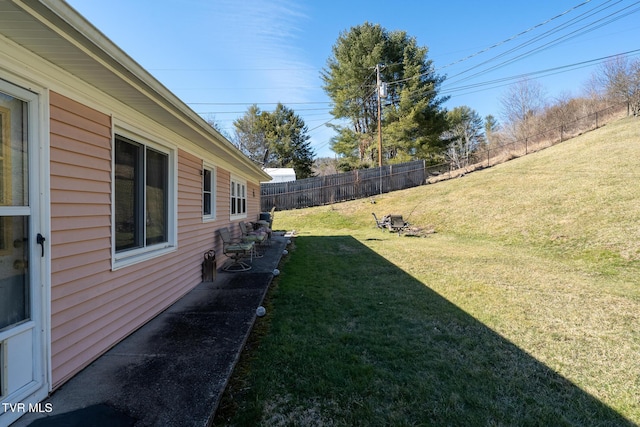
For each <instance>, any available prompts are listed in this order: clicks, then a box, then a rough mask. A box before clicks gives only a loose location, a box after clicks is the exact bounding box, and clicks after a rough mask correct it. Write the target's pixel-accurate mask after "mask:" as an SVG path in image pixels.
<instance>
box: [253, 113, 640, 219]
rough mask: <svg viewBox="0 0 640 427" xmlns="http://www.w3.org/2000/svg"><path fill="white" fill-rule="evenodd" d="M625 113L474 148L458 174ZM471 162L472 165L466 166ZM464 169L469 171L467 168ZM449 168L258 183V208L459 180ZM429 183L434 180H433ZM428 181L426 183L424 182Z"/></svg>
mask: <svg viewBox="0 0 640 427" xmlns="http://www.w3.org/2000/svg"><path fill="white" fill-rule="evenodd" d="M629 115H631V107H630V104H629V103H628V102H624V103H621V104H617V105H613V106H611V107H609V108H606V109H603V110H600V111H597V112H595V113H591V114H588V115H586V116H584V117H580V118H577V119H575V120H573V121H570V122H567V123H564V124H562V125H561V126H557V127H550V128H548V129H546V130H545V131H543V132H539V133H537V134H535V135H531V136H529V137H527V138H526V139H524V140H519V141H512V142H508V143H505V144H500V145H498V146H486V147H484V148H483V149H480V150H477V151H476V152H475V153H474V155H473V156H472V158H471V159H470V163H466V164H465V165H463V168H462V169H459V172H461V173H464V172H470V171H472V170H475V169H478V168H482V167H485V164H486V167H489V166H492V165H494V164H498V163H502V162H504V161H506V160H508V159H509V158H513V157H519V156H521V155H526V154H529V153H532V152H534V151H537V150H540V149H542V148H546V147H549V146H551V145H554V144H557V143H560V142H563V141H565V140H567V139H569V138H572V137H574V136H577V135H579V134H581V133H583V132H586V131H589V130H592V129H597V128H598V127H600V126H602V125H604V124H606V123H608V122H610V121H612V120H615V119H618V118H621V117H624V116H629ZM471 163H475V164H476V165H475V166H473V167H470V166H472V165H471ZM468 167H470V168H469V169H467V168H468ZM453 169H454V164H453V162H447V163H442V164H439V165H433V166H432V165H429V166H427V164H426V162H425V161H424V160H416V161H413V162H408V163H400V164H397V165H387V166H383V167H381V168H372V169H360V170H354V171H351V172H346V173H339V174H335V175H327V176H318V177H314V178H307V179H301V180H298V181H291V182H277V183H265V184H260V208H261V209H262V211H263V212H266V211H269V210H271V208H272V207H274V206H275V207H276V208H277V209H278V210H289V209H298V208H307V207H311V206H320V205H326V204H331V203H335V202H344V201H347V200H354V199H359V198H363V197H370V196H375V195H376V194H382V193H388V192H389V191H396V190H403V189H405V188H409V187H417V186H418V185H422V184H425V183H427V179H429V178H430V177H433V176H436V175H441V174H443V173H447V172H448V175H447V177H448V178H451V177H452V176H461V173H458V174H454V173H452V171H453ZM433 179H435V180H438V179H439V177H436V178H433ZM432 181H433V180H431V179H430V180H429V182H432Z"/></svg>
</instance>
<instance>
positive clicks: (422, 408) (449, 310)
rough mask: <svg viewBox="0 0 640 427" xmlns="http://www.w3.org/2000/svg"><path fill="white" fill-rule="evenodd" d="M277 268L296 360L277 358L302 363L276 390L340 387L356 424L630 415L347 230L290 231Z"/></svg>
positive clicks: (595, 421)
mask: <svg viewBox="0 0 640 427" xmlns="http://www.w3.org/2000/svg"><path fill="white" fill-rule="evenodd" d="M390 238H396V237H395V236H392V237H390ZM319 253H322V254H328V255H327V256H323V257H318V256H317V254H319ZM283 269H284V273H285V275H284V277H283V278H282V282H281V283H280V285H279V287H278V291H277V295H276V296H275V298H274V301H273V303H274V306H275V307H276V310H277V315H276V316H277V317H278V319H274V324H273V327H274V330H273V332H274V333H277V331H278V330H283V329H284V330H286V331H287V335H286V340H284V339H283V341H282V343H281V344H278V343H277V341H276V344H275V345H276V347H275V348H276V349H277V347H278V345H280V346H284V345H290V346H292V347H293V348H294V350H293V351H294V352H295V354H296V356H295V359H300V360H295V361H289V360H287V359H286V357H287V356H286V355H283V356H281V357H282V358H283V361H282V366H281V367H278V368H277V369H283V370H286V369H293V370H296V369H300V370H303V371H304V373H302V374H300V377H299V378H297V379H296V380H295V381H297V383H295V384H291V385H286V384H283V387H284V389H283V391H282V393H288V392H291V391H290V390H289V391H287V390H286V389H287V388H288V387H293V388H294V389H297V391H296V392H297V393H301V392H300V390H301V388H302V389H305V387H306V389H307V390H309V389H311V390H312V391H310V392H309V395H308V396H304V395H303V396H301V398H302V399H310V400H311V401H313V400H314V399H317V396H318V394H320V395H321V394H322V393H325V394H326V395H329V396H332V395H340V393H341V392H343V390H345V389H347V390H349V391H347V393H350V394H351V395H352V396H342V398H347V399H352V401H353V400H358V402H355V403H352V404H345V405H344V412H345V413H347V412H348V413H350V414H351V416H352V417H353V420H360V421H356V423H358V424H360V423H364V424H366V423H367V422H374V424H378V423H380V424H383V425H389V424H392V425H393V424H403V425H413V424H420V425H425V424H426V425H434V424H435V425H581V426H582V425H616V426H617V425H622V426H624V425H634V424H633V423H632V422H630V421H629V420H627V419H626V418H624V417H623V416H621V415H620V414H618V413H617V412H615V411H614V410H613V409H611V408H610V407H608V406H607V405H605V404H603V403H602V402H600V401H599V400H597V399H596V398H594V397H593V396H591V395H589V394H588V393H586V392H585V391H583V390H581V389H580V388H579V387H578V386H576V385H575V384H573V383H571V382H570V381H569V380H567V379H566V378H564V377H563V376H561V375H560V374H558V373H557V372H554V371H553V370H552V369H550V368H549V367H547V366H545V365H544V364H543V363H541V362H539V361H537V360H536V359H534V358H533V357H531V356H530V355H529V354H528V353H526V352H525V351H523V350H522V349H520V348H518V347H517V346H516V345H515V344H514V343H512V342H510V341H509V340H507V339H505V338H504V337H502V336H500V335H498V334H497V333H495V332H494V331H492V330H491V329H490V328H488V327H487V326H485V325H484V324H482V323H480V322H479V321H477V320H476V319H475V318H473V317H472V316H470V315H469V314H467V313H466V312H464V311H463V310H461V309H460V308H459V307H457V306H456V305H454V304H453V303H451V302H449V301H447V300H446V299H444V298H443V297H441V296H440V295H439V294H437V293H436V292H434V291H432V290H430V289H429V288H428V286H425V285H424V284H423V283H420V282H419V281H417V280H416V279H415V278H413V277H412V276H410V275H409V274H407V273H405V272H404V271H403V270H401V269H399V268H398V267H397V266H395V265H394V264H392V263H390V262H389V261H387V260H386V259H385V258H383V257H381V256H379V255H378V254H376V253H375V252H373V251H372V250H370V249H369V248H368V247H366V246H365V245H363V244H361V243H360V242H359V241H358V240H356V239H354V238H352V237H349V236H328V237H315V236H313V237H305V236H302V237H298V238H297V239H296V249H295V252H294V254H293V255H292V258H291V260H290V261H289V262H288V263H287V264H286V265H285V266H284V267H283ZM296 277H305V279H306V280H305V282H304V284H299V283H298V282H300V281H299V280H296V279H295V278H296ZM289 278H290V279H289ZM316 282H317V284H316ZM306 316H309V317H308V318H307V317H306ZM285 342H286V344H285ZM268 351H272V349H269V350H268ZM307 352H308V353H311V354H312V356H301V354H307ZM276 357H278V356H276ZM305 357H310V359H306V360H305ZM289 364H299V365H298V367H297V368H296V367H291V366H290V365H289ZM274 369H275V368H274ZM285 377H286V376H285ZM271 381H274V380H273V379H272V380H271ZM279 381H282V379H280V380H279ZM300 381H308V384H307V385H306V386H304V385H301V384H300ZM321 387H322V391H321V392H319V391H318V390H319V389H320V388H321ZM291 393H293V392H291ZM314 393H317V394H315V395H314ZM302 394H304V393H302ZM367 408H368V409H367ZM359 411H362V412H361V413H359ZM366 411H368V413H367V412H366ZM371 414H374V416H372V415H371ZM367 417H369V419H368V421H367ZM334 421H339V422H338V424H339V423H340V420H334ZM341 422H344V423H345V424H348V423H349V419H345V418H342V419H341Z"/></svg>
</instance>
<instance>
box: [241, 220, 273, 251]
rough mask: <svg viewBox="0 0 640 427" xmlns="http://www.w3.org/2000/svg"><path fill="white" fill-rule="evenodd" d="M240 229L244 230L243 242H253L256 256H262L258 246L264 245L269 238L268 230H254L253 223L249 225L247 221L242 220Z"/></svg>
mask: <svg viewBox="0 0 640 427" xmlns="http://www.w3.org/2000/svg"><path fill="white" fill-rule="evenodd" d="M238 225H239V226H240V231H241V232H242V237H241V240H242V241H243V242H252V243H253V256H254V257H256V258H260V257H262V254H261V253H259V252H258V246H262V245H263V244H264V243H265V241H266V240H267V232H266V231H261V230H254V229H253V225H252V226H251V227H247V223H245V222H244V221H240V222H239V223H238Z"/></svg>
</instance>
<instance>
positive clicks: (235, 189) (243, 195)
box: [231, 178, 247, 218]
mask: <svg viewBox="0 0 640 427" xmlns="http://www.w3.org/2000/svg"><path fill="white" fill-rule="evenodd" d="M231 216H232V217H237V218H241V217H246V216H247V183H246V182H244V181H240V180H238V179H234V178H231Z"/></svg>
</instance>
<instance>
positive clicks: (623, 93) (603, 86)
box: [593, 55, 640, 116]
mask: <svg viewBox="0 0 640 427" xmlns="http://www.w3.org/2000/svg"><path fill="white" fill-rule="evenodd" d="M593 80H594V81H595V83H596V84H597V87H598V88H599V90H600V91H601V92H602V93H604V94H605V95H606V97H607V98H608V99H610V100H611V101H614V102H628V103H629V107H630V109H631V112H632V113H633V114H634V115H636V116H637V115H638V114H640V60H637V59H636V60H635V61H631V60H629V58H628V57H627V56H625V55H618V56H616V57H614V58H611V59H610V60H608V61H606V62H605V63H603V64H602V65H601V66H600V68H599V69H598V70H597V71H596V73H595V75H594V76H593Z"/></svg>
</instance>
